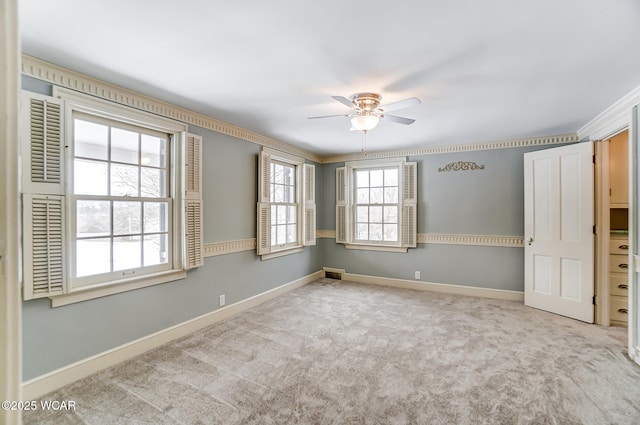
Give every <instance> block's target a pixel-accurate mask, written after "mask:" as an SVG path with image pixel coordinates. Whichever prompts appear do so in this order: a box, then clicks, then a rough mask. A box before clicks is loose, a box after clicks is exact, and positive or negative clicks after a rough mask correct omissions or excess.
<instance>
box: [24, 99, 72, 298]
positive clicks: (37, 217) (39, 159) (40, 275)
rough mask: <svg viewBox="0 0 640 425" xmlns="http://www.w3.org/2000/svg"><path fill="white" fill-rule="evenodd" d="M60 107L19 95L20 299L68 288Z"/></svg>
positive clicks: (58, 292) (48, 100)
mask: <svg viewBox="0 0 640 425" xmlns="http://www.w3.org/2000/svg"><path fill="white" fill-rule="evenodd" d="M62 116H63V104H62V102H61V101H60V100H58V99H55V98H52V97H49V96H42V95H36V94H32V93H28V92H23V96H22V111H21V130H22V131H21V134H22V136H21V140H20V143H21V151H22V152H21V153H22V160H23V164H22V170H23V171H22V176H23V177H22V178H23V180H22V191H23V195H22V204H23V217H22V225H23V267H24V271H23V292H24V294H23V295H24V299H25V300H29V299H33V298H44V297H49V296H53V295H60V294H63V293H65V291H66V287H67V283H66V282H67V273H66V266H65V262H66V241H65V239H66V238H65V197H64V141H63V134H64V133H63V119H62Z"/></svg>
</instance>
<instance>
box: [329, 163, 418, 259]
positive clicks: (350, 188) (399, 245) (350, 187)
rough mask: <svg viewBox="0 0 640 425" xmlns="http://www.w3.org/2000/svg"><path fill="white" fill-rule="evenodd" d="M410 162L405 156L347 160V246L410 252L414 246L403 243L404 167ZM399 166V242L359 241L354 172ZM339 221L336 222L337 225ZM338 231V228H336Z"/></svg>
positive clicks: (365, 249) (357, 248)
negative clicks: (357, 237)
mask: <svg viewBox="0 0 640 425" xmlns="http://www.w3.org/2000/svg"><path fill="white" fill-rule="evenodd" d="M406 164H408V162H407V161H406V158H405V157H399V158H385V159H380V160H375V159H374V160H363V161H350V162H345V164H344V168H345V188H346V196H347V199H346V203H344V204H343V206H344V207H346V214H347V215H348V218H347V226H346V227H347V228H346V240H345V241H344V242H338V243H343V244H344V245H345V248H347V249H353V250H363V251H385V252H408V249H409V248H410V247H412V246H406V245H403V238H402V232H403V223H402V210H403V205H404V202H403V193H404V178H403V167H404V166H405V165H406ZM392 167H394V168H397V169H398V241H397V242H392V243H389V242H385V241H380V242H371V241H366V242H359V241H355V237H354V233H355V225H354V222H355V207H356V203H355V199H354V197H355V190H354V174H355V171H356V170H359V169H371V168H377V169H379V168H392ZM337 225H338V223H337V222H336V227H337ZM336 231H337V229H336Z"/></svg>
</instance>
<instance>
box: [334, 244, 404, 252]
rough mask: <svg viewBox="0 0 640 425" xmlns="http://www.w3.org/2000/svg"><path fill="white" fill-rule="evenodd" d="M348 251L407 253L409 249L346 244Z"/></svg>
mask: <svg viewBox="0 0 640 425" xmlns="http://www.w3.org/2000/svg"><path fill="white" fill-rule="evenodd" d="M344 247H345V248H347V249H359V250H362V251H385V252H407V251H408V250H409V249H408V248H405V247H401V246H389V245H358V244H345V246H344Z"/></svg>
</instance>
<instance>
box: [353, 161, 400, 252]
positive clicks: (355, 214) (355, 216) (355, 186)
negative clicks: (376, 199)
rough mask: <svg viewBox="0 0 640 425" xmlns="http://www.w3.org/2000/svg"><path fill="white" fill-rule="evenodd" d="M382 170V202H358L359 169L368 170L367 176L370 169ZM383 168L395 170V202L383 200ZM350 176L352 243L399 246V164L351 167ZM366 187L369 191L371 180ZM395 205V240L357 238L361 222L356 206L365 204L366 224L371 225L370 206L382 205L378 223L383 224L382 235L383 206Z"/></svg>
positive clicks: (360, 187) (359, 187)
mask: <svg viewBox="0 0 640 425" xmlns="http://www.w3.org/2000/svg"><path fill="white" fill-rule="evenodd" d="M378 170H380V171H382V172H383V185H382V189H383V194H382V197H383V202H382V203H371V202H368V203H360V202H358V199H357V198H358V193H357V192H358V190H359V189H362V188H363V187H362V186H358V177H357V174H358V172H359V171H368V172H369V178H370V176H371V172H372V171H378ZM385 170H395V171H396V173H397V176H396V178H397V184H396V186H394V187H396V189H397V193H396V202H395V203H386V202H384V188H385V187H386V186H385V185H384V171H385ZM352 172H353V174H352V176H353V191H352V200H353V211H352V212H351V213H352V220H353V224H354V226H353V239H352V241H353V244H356V245H372V246H400V245H401V244H402V240H401V237H400V236H401V222H400V215H401V214H400V211H401V210H402V200H401V199H400V194H401V193H402V192H401V190H402V187H401V184H402V181H401V180H402V179H401V166H396V165H386V166H374V167H358V168H353V169H352ZM375 187H379V186H375ZM366 188H367V189H369V191H371V188H372V186H371V181H369V184H368V186H366ZM391 205H393V206H395V207H396V222H395V225H396V226H395V227H396V240H395V241H385V240H384V236H383V238H382V239H381V240H375V239H366V240H365V239H358V238H357V228H358V224H359V223H361V222H360V221H358V207H361V206H367V208H368V213H367V215H368V216H369V217H368V220H367V225H368V226H371V224H372V223H371V216H370V214H371V206H381V207H382V210H383V211H382V220H383V221H382V222H381V223H380V224H381V225H382V226H383V230H382V232H383V235H384V207H386V206H391ZM368 233H369V235H370V234H371V233H370V229H369V231H368Z"/></svg>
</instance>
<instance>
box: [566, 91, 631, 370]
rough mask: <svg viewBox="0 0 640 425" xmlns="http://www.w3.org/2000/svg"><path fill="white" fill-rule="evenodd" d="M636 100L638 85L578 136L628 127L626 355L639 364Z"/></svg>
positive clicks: (598, 136) (600, 135) (603, 136)
mask: <svg viewBox="0 0 640 425" xmlns="http://www.w3.org/2000/svg"><path fill="white" fill-rule="evenodd" d="M639 104H640V87H637V88H635V89H634V90H632V91H631V92H629V93H628V94H626V95H625V96H624V97H622V98H621V99H620V100H618V101H617V102H616V103H614V104H613V105H611V106H610V107H609V108H607V109H606V110H605V111H603V112H602V113H601V114H599V115H598V116H597V117H595V118H594V119H592V120H591V121H590V122H588V123H587V124H586V125H585V126H583V127H582V128H580V129H579V130H578V131H577V133H578V138H579V139H580V140H592V141H595V140H607V139H609V138H611V137H613V136H614V135H616V134H617V133H620V132H621V131H624V130H626V129H628V130H629V179H630V181H629V246H630V247H631V252H630V254H631V256H632V260H633V261H632V262H631V264H632V267H630V273H629V301H630V302H629V325H628V326H629V328H628V352H629V356H630V357H631V358H632V359H634V360H635V362H636V363H638V364H640V348H639V345H640V338H639V336H638V330H639V329H638V307H639V304H638V272H637V271H636V269H637V268H638V266H639V265H640V264H639V261H638V260H639V259H640V256H639V254H640V248H639V244H638V238H637V232H638V213H639V212H640V210H639V208H638V190H639V185H638V177H639V176H640V175H639V170H638V161H637V157H638V146H636V138H637V137H638V135H637V134H636V133H637V131H638V130H639V129H638V127H637V125H638V123H637V122H636V119H635V107H636V105H639Z"/></svg>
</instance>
